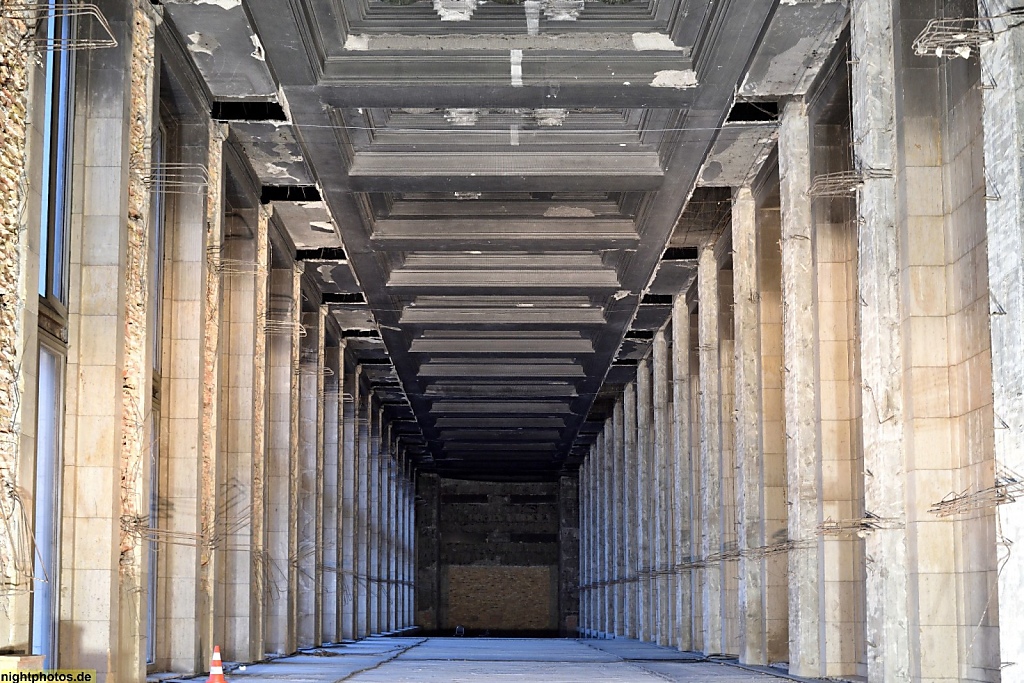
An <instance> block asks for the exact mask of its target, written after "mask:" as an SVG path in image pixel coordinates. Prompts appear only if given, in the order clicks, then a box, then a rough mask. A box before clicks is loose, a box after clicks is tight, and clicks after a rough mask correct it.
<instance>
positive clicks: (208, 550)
mask: <svg viewBox="0 0 1024 683" xmlns="http://www.w3.org/2000/svg"><path fill="white" fill-rule="evenodd" d="M226 136H227V127H226V126H223V125H221V124H211V125H210V137H209V139H210V142H209V157H208V161H207V169H208V171H209V175H210V182H209V185H208V188H207V197H206V227H207V233H206V253H207V260H206V266H207V267H206V271H205V273H204V280H205V293H204V297H203V302H202V308H203V313H202V315H203V350H202V353H203V355H202V377H203V389H202V392H203V393H202V396H201V404H200V422H201V424H200V444H199V449H200V450H199V467H198V468H197V470H196V475H197V478H198V491H199V527H200V529H201V532H200V533H201V537H202V539H203V542H202V544H201V545H200V548H199V585H198V589H199V590H198V592H197V595H196V599H197V601H198V603H197V604H198V607H197V610H196V611H197V619H196V625H197V628H198V631H199V643H200V645H199V651H200V659H201V660H203V661H206V660H208V659H209V658H210V656H211V655H212V654H213V645H214V640H217V641H218V642H220V640H221V636H222V633H220V632H219V629H217V628H216V627H215V623H214V622H215V616H216V613H217V610H216V604H217V598H218V595H217V577H218V574H219V572H220V570H221V563H222V562H223V557H222V553H219V552H217V549H216V546H217V544H216V543H215V540H216V536H217V507H218V506H217V493H218V492H219V490H220V484H221V482H220V481H219V480H218V473H219V472H220V471H221V462H220V456H221V451H220V438H221V435H220V428H221V425H220V414H221V407H220V399H221V367H220V365H221V348H220V347H221V340H220V329H221V325H222V322H223V321H222V315H223V312H222V310H221V278H220V273H219V272H218V269H217V262H218V259H219V258H220V254H221V249H222V246H223V244H222V241H223V238H224V199H223V194H224V192H223V170H224V169H223V147H224V140H225V138H226Z"/></svg>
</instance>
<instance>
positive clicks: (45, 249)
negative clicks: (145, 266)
mask: <svg viewBox="0 0 1024 683" xmlns="http://www.w3.org/2000/svg"><path fill="white" fill-rule="evenodd" d="M56 31H57V22H56V19H54V18H53V16H52V15H51V16H50V17H49V18H48V19H47V22H46V40H47V41H48V42H49V41H53V40H55V39H56V37H57V35H56ZM56 56H57V52H56V51H54V50H46V51H45V52H44V53H43V68H44V70H45V71H44V73H45V74H46V76H45V78H44V82H45V86H46V92H47V93H48V94H47V97H46V103H45V104H44V105H43V123H42V130H43V173H42V184H41V186H40V189H41V194H40V196H41V197H42V202H41V205H40V207H39V296H46V295H47V294H48V293H49V287H48V283H49V281H50V266H49V264H50V258H49V253H50V192H51V185H50V180H51V178H52V176H53V148H52V142H53V140H52V138H53V136H52V132H53V109H54V106H53V105H54V101H53V92H54V79H55V78H56V73H55V71H56V68H55V63H56Z"/></svg>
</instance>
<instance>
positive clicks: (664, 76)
mask: <svg viewBox="0 0 1024 683" xmlns="http://www.w3.org/2000/svg"><path fill="white" fill-rule="evenodd" d="M651 87H652V88H677V89H683V88H695V87H697V74H696V72H694V71H693V70H692V69H687V70H686V71H659V72H657V73H656V74H654V80H653V81H651Z"/></svg>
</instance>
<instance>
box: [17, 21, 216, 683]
mask: <svg viewBox="0 0 1024 683" xmlns="http://www.w3.org/2000/svg"><path fill="white" fill-rule="evenodd" d="M11 4H12V3H5V5H7V7H5V10H7V9H8V7H9V6H10V5H11ZM26 14H28V13H26ZM33 23H34V22H33ZM42 23H44V24H45V21H44V22H42ZM20 28H27V29H28V30H29V31H32V30H34V29H33V28H32V24H31V23H30V24H28V25H27V26H26V25H23V24H22V22H20V21H12V20H9V19H7V18H5V19H3V20H0V44H2V45H3V48H2V49H0V57H2V60H0V61H2V64H3V69H2V73H0V82H2V83H3V85H4V86H7V87H13V88H17V87H19V86H21V87H24V88H27V87H28V82H27V80H24V79H27V78H29V77H30V76H33V77H34V76H39V77H40V81H38V82H37V85H36V86H35V88H40V87H41V86H42V80H41V76H42V69H37V70H36V71H35V72H34V73H32V72H26V70H25V68H26V66H28V65H27V64H25V62H23V59H27V60H28V64H33V63H34V60H33V57H34V55H33V54H32V51H31V49H30V48H29V46H27V45H26V44H25V43H23V42H21V41H20V40H18V39H17V38H15V36H14V35H12V34H14V33H16V32H17V31H18V30H19V29H20ZM111 28H112V31H113V33H114V34H115V35H116V36H117V38H118V40H119V41H121V47H120V48H118V49H112V50H110V51H107V53H106V54H105V55H101V56H92V55H89V54H88V53H85V54H84V55H83V56H82V57H80V59H81V61H80V62H79V67H80V68H81V69H82V71H83V72H86V71H87V72H88V73H89V75H90V76H91V77H94V78H96V80H97V81H102V83H103V85H102V87H96V88H95V89H93V90H92V91H87V90H86V89H82V90H80V92H79V96H80V97H81V101H80V105H81V110H82V111H81V112H79V114H80V122H81V127H80V130H82V131H83V132H85V133H87V135H83V137H84V138H87V141H86V142H84V144H83V145H82V148H83V149H85V150H87V151H86V154H85V157H86V158H85V159H84V164H83V165H82V166H78V165H77V164H80V163H82V162H81V161H79V160H77V159H76V160H75V163H76V167H75V173H76V174H77V173H78V172H79V171H81V172H82V174H83V175H84V180H83V178H80V177H75V178H74V184H75V186H76V188H75V190H73V191H72V192H73V193H74V196H73V199H75V200H78V201H77V202H75V203H79V202H81V201H82V195H81V194H80V193H79V191H78V187H81V186H84V187H86V188H91V196H89V197H86V198H85V199H84V208H82V209H80V210H78V211H81V214H82V218H83V223H84V226H85V229H82V230H78V229H75V230H74V231H72V232H73V236H72V239H69V240H68V250H69V258H68V261H69V263H68V267H69V269H70V271H71V272H70V273H69V278H68V279H69V291H68V298H67V302H68V311H67V314H68V326H67V332H68V357H67V368H66V374H65V375H64V376H65V377H66V382H67V387H66V391H63V389H64V387H63V386H62V384H61V382H60V380H59V379H58V376H59V373H60V372H61V368H60V367H59V366H58V367H54V366H53V365H52V364H50V363H47V360H46V356H45V355H44V354H42V353H40V352H39V347H38V346H37V340H38V337H37V330H36V319H35V315H34V311H36V310H37V304H36V302H38V301H39V298H38V295H37V291H38V287H37V284H36V283H37V280H36V279H35V278H34V276H36V275H38V270H37V268H36V265H37V263H38V257H39V253H38V252H36V251H35V246H36V245H35V244H34V241H35V240H36V238H35V235H36V234H38V230H37V229H36V226H31V227H30V225H31V221H32V216H33V214H34V215H35V216H36V217H37V218H38V213H36V212H35V210H34V209H30V208H29V206H30V205H33V204H36V202H37V201H39V196H38V194H36V195H35V196H26V194H25V193H26V191H30V192H31V191H32V185H31V184H30V185H28V186H26V185H25V184H23V183H24V181H23V180H22V179H21V178H20V177H19V175H20V173H19V172H20V171H23V170H24V164H25V163H26V162H27V161H29V159H31V157H29V159H26V157H25V156H24V154H25V152H26V151H28V152H29V153H32V152H33V149H32V148H33V147H35V145H34V143H36V142H40V143H41V139H42V135H43V132H42V130H41V128H42V125H41V122H42V121H43V120H44V117H43V116H42V107H39V108H38V109H35V111H34V112H33V111H32V109H33V108H31V107H30V108H29V112H28V116H27V120H26V110H25V107H24V105H25V104H26V102H25V100H23V99H22V98H23V97H24V96H25V95H26V92H25V91H24V90H22V91H20V92H19V91H18V90H5V91H4V92H3V93H2V94H0V112H2V113H0V122H2V125H3V136H2V139H0V175H2V177H3V182H2V183H0V200H5V201H6V200H15V202H14V203H11V204H6V203H5V204H3V205H0V247H3V248H4V251H3V254H2V258H0V321H2V322H3V323H4V324H3V326H0V383H2V384H0V454H2V456H0V457H2V460H0V484H2V489H3V493H2V494H0V499H2V500H0V514H2V516H3V522H2V523H0V539H2V542H0V582H2V583H3V584H4V585H3V589H2V590H0V628H2V629H3V634H2V635H0V646H2V647H4V649H5V650H9V651H15V652H20V651H22V648H24V647H25V646H27V645H29V643H30V642H31V617H30V615H31V612H30V607H29V599H28V598H29V597H30V596H29V591H37V592H36V593H35V595H33V596H31V597H34V598H36V599H39V598H42V597H43V590H44V589H45V590H48V591H50V595H51V596H52V599H53V600H54V604H56V601H57V599H58V595H57V593H58V592H59V593H60V599H61V604H60V608H61V609H60V622H61V623H60V627H61V632H62V633H73V634H74V635H75V638H73V639H72V638H62V641H64V642H61V643H60V646H61V653H60V654H61V657H62V662H61V663H62V664H64V666H71V664H70V662H74V663H75V664H74V665H75V666H81V667H82V668H92V669H96V670H97V671H98V673H99V675H100V676H101V677H103V678H105V679H108V680H120V679H123V680H138V679H141V678H144V677H145V671H146V665H145V662H146V658H145V650H144V647H145V634H144V632H140V631H139V629H138V628H135V627H134V625H135V624H137V623H144V620H145V605H146V584H147V581H146V573H145V572H146V558H147V554H148V553H147V551H148V544H147V543H146V542H145V539H146V538H147V536H148V534H147V533H146V528H147V527H148V526H151V524H150V523H149V522H148V521H147V515H148V509H149V498H148V492H149V488H150V482H149V470H150V468H149V467H148V466H147V465H146V464H145V463H147V462H148V461H149V457H148V456H149V439H150V437H151V436H152V433H151V432H150V431H149V430H150V429H151V424H149V423H150V422H151V420H150V410H151V407H152V403H151V395H152V392H151V391H150V387H151V383H152V375H151V369H152V366H153V365H152V360H153V359H152V355H151V353H150V350H151V349H152V348H153V347H152V344H151V343H150V341H151V339H150V337H149V335H148V331H149V326H148V324H147V323H148V321H147V317H148V314H149V310H150V309H149V307H150V305H151V301H150V300H149V298H148V294H149V285H148V281H147V273H148V271H149V268H150V263H149V250H148V245H147V234H148V232H149V227H150V226H149V224H148V217H149V215H150V211H149V203H150V192H149V190H148V188H147V187H146V186H145V183H144V182H143V181H142V174H143V169H145V168H147V167H148V166H149V165H150V161H151V153H152V152H151V135H152V130H153V128H152V127H153V121H154V112H153V106H152V104H153V101H154V100H153V87H154V68H153V60H154V40H153V38H154V29H155V24H154V16H153V15H152V14H151V13H150V11H149V8H148V7H135V6H134V5H128V6H125V7H121V8H119V11H118V14H117V15H116V16H113V15H112V16H111ZM44 30H45V28H44ZM8 32H10V33H8ZM12 47H14V48H16V50H17V52H22V51H27V52H28V54H27V55H21V54H17V53H13V54H12V51H10V50H9V48H12ZM97 52H98V51H97ZM29 69H31V67H30V66H29ZM108 77H109V78H108ZM35 88H34V89H35ZM73 97H74V96H73ZM42 99H43V98H39V100H38V101H40V102H42ZM75 99H76V101H78V98H75ZM33 114H35V115H33ZM34 119H38V121H39V122H40V123H39V124H37V123H35V122H34ZM43 125H45V124H43ZM76 128H77V126H76ZM26 135H28V136H31V137H30V138H29V139H31V140H32V142H31V143H29V145H28V149H27V150H26V148H25V144H26V140H25V136H26ZM37 136H38V137H37ZM94 138H95V139H99V140H101V142H100V143H99V144H94V143H93V142H92V141H93V139H94ZM35 155H39V152H38V151H37V150H36V151H35ZM39 156H41V155H39ZM39 156H36V158H39ZM126 160H127V161H128V164H129V167H126V165H125V161H126ZM69 163H70V162H69ZM31 166H32V164H31V162H29V167H30V168H31ZM12 172H13V174H12ZM36 192H38V190H36ZM9 193H10V194H9ZM12 194H13V195H15V196H11V195H12ZM44 199H48V198H44ZM23 211H24V214H23V213H22V212H23ZM80 226H81V224H79V227H80ZM8 249H11V250H10V251H8ZM44 279H46V278H44ZM8 286H9V287H8ZM47 289H52V287H48V288H47ZM26 294H27V295H28V300H26V298H25V295H26ZM196 323H198V321H196ZM8 324H10V327H7V325H8ZM19 330H21V334H19ZM36 358H38V359H39V364H38V368H39V370H40V372H39V373H38V376H37V373H36V371H35V367H36V366H37V364H36V362H35V359H36ZM47 365H48V366H49V369H50V372H48V373H45V374H44V372H42V371H43V370H44V369H45V367H46V366H47ZM47 375H49V376H50V377H51V378H52V381H53V382H54V385H53V386H52V388H51V389H50V390H51V391H53V392H60V393H57V395H58V396H63V397H64V398H65V400H66V402H67V405H66V406H64V408H65V411H66V412H65V414H59V413H58V415H56V416H54V417H53V419H52V422H51V426H52V427H54V428H56V429H57V430H59V431H60V432H61V433H62V434H64V438H65V441H64V453H63V463H62V465H63V467H62V476H63V481H62V484H63V487H64V491H66V492H67V495H65V496H63V497H62V499H61V503H62V504H61V512H62V514H63V526H62V529H61V532H62V534H63V537H64V538H65V539H70V542H69V543H66V546H65V549H66V547H67V546H71V547H74V548H75V549H76V550H78V552H76V553H75V554H74V557H73V558H72V557H71V555H70V553H65V558H64V559H65V561H64V562H63V563H62V564H63V566H62V567H61V569H62V574H61V577H60V578H61V584H62V585H61V586H60V587H59V590H58V587H56V586H54V587H51V586H50V585H46V586H44V585H42V584H41V583H39V582H38V580H39V577H38V576H37V577H36V578H35V580H33V577H32V574H33V571H32V567H33V561H34V560H36V559H42V558H36V557H33V550H32V549H33V543H32V537H33V534H32V530H31V529H30V528H29V527H28V525H27V524H23V520H27V519H29V518H31V517H32V508H33V504H34V499H33V496H32V492H33V489H34V488H35V484H33V483H32V477H31V476H30V475H31V472H32V463H33V462H34V461H35V457H34V456H35V453H33V452H32V451H31V450H30V449H31V447H32V445H33V441H34V438H33V436H34V435H36V419H37V415H36V406H35V405H29V404H28V401H30V400H31V401H32V404H35V403H36V402H37V401H36V393H37V392H36V381H37V379H38V380H39V381H40V382H43V381H45V380H46V377H47ZM26 385H27V386H26ZM44 386H45V385H44ZM22 390H25V393H21V392H22ZM195 396H196V394H193V398H194V397H195ZM39 398H40V401H42V400H44V399H43V397H39ZM51 401H52V399H51ZM38 417H39V418H40V419H45V413H44V412H43V411H40V415H39V416H38ZM54 423H55V424H54ZM62 424H63V429H62V428H61V425H62ZM48 431H49V430H48ZM42 443H43V442H40V444H39V445H42ZM47 450H49V449H47ZM19 451H20V456H21V459H22V462H21V463H18V462H17V461H16V460H15V456H17V455H18V452H19ZM193 463H194V454H193ZM26 465H27V467H26ZM191 474H192V477H193V479H192V482H193V483H194V482H195V479H194V476H195V469H194V464H193V469H192V471H191ZM57 481H60V479H58V480H57ZM35 495H37V496H40V497H43V498H45V497H46V496H47V495H53V491H52V490H51V491H42V490H40V491H35ZM22 497H23V498H22ZM16 499H20V501H19V500H16ZM16 502H21V504H22V506H23V507H22V508H21V509H20V510H17V509H16V508H15V507H14V504H15V503H16ZM11 512H15V514H14V515H13V519H12V518H11V517H12V515H10V513H11ZM193 512H194V510H193ZM23 515H26V516H23ZM154 526H155V525H154ZM47 535H48V534H47V532H46V531H45V530H44V529H42V528H41V527H38V528H37V529H36V531H35V536H36V538H37V540H38V541H39V542H40V543H45V542H46V536H47ZM59 559H60V558H56V557H55V558H54V562H57V561H58V560H59ZM72 559H73V561H72ZM54 569H56V567H54V566H53V565H50V566H49V567H48V568H47V571H53V570H54ZM68 641H71V642H68ZM92 643H96V644H99V646H97V647H93V646H91V644H92ZM65 662H66V664H65ZM45 665H46V666H45V668H47V669H50V668H57V666H54V663H53V662H52V660H51V659H47V661H46V662H45Z"/></svg>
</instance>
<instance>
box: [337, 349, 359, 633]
mask: <svg viewBox="0 0 1024 683" xmlns="http://www.w3.org/2000/svg"><path fill="white" fill-rule="evenodd" d="M346 344H347V343H346V341H345V340H344V339H342V340H341V342H340V343H339V346H338V367H339V368H340V371H339V372H340V374H339V377H338V413H339V414H338V424H339V425H341V433H340V434H338V450H339V457H340V461H341V462H340V463H339V466H338V475H339V477H340V479H339V481H338V492H339V497H340V500H339V504H338V513H339V517H340V518H339V520H338V525H339V529H340V534H341V539H340V544H339V546H340V556H339V558H338V581H339V585H338V618H339V619H340V620H341V623H340V625H339V627H338V637H339V639H341V640H351V639H353V638H355V630H354V628H353V626H354V624H353V614H352V608H353V606H354V603H353V600H352V596H353V591H354V590H355V582H354V581H353V572H354V571H355V563H354V556H355V522H356V520H355V476H356V467H355V464H356V463H355V457H356V452H355V445H356V441H355V430H356V423H355V419H356V416H355V411H354V406H355V404H354V400H353V397H354V395H355V392H356V388H355V385H354V384H353V376H354V374H355V373H350V372H348V371H347V368H346V366H345V356H346Z"/></svg>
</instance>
